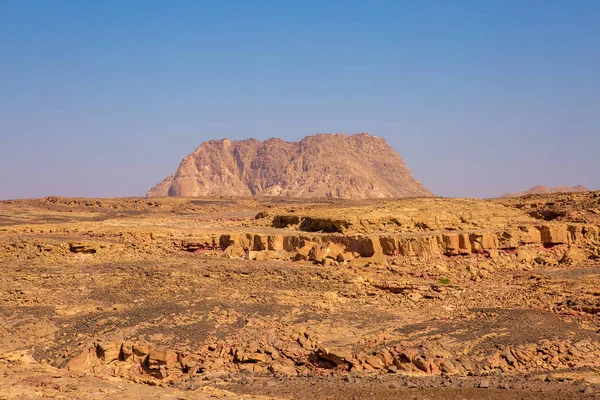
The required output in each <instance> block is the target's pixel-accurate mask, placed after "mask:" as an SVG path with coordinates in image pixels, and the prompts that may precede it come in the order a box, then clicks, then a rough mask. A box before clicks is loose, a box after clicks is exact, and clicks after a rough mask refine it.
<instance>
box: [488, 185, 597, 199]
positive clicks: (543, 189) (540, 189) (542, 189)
mask: <svg viewBox="0 0 600 400" xmlns="http://www.w3.org/2000/svg"><path fill="white" fill-rule="evenodd" d="M589 191H590V189H588V188H586V187H585V186H581V185H577V186H573V187H569V186H556V187H553V188H549V187H548V186H544V185H537V186H534V187H532V188H531V189H529V190H526V191H524V192H518V193H507V194H504V195H502V196H500V197H501V198H504V199H506V198H510V197H520V196H527V195H530V194H551V193H578V192H589Z"/></svg>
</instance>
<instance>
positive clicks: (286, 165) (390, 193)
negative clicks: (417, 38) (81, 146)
mask: <svg viewBox="0 0 600 400" xmlns="http://www.w3.org/2000/svg"><path fill="white" fill-rule="evenodd" d="M147 196H148V197H158V196H191V197H196V196H284V197H303V198H310V197H329V198H347V199H367V198H394V197H420V196H432V193H431V192H430V191H428V190H427V189H426V188H425V187H424V186H423V185H422V184H421V183H420V182H418V181H417V180H415V179H414V178H413V177H412V176H411V173H410V170H409V169H408V168H407V167H406V165H405V164H404V161H403V160H402V158H401V157H400V155H399V154H398V153H397V152H396V151H394V150H393V149H392V148H391V147H390V146H389V145H388V144H387V143H386V141H385V140H384V139H383V138H379V137H375V136H372V135H369V134H367V133H361V134H355V135H349V136H348V135H345V134H320V135H315V136H307V137H305V138H304V139H302V140H301V141H300V142H286V141H283V140H281V139H269V140H266V141H264V142H260V141H258V140H255V139H248V140H243V141H230V140H228V139H223V140H212V141H208V142H204V143H202V144H201V145H200V146H199V147H198V148H197V149H196V151H194V152H193V153H192V154H190V155H188V156H187V157H185V158H184V159H183V161H182V162H181V164H180V165H179V168H178V169H177V172H176V173H175V174H173V175H171V176H169V177H167V178H165V179H164V180H163V181H162V182H160V183H159V184H157V185H156V186H155V187H153V188H152V189H150V191H149V192H148V194H147Z"/></svg>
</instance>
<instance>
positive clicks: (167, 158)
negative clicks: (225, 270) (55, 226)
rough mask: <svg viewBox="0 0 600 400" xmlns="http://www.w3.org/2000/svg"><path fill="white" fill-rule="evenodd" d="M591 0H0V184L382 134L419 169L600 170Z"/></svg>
mask: <svg viewBox="0 0 600 400" xmlns="http://www.w3.org/2000/svg"><path fill="white" fill-rule="evenodd" d="M598 21H600V2H599V1H585V0H579V1H565V0H562V1H553V0H549V1H537V0H520V1H511V0H505V1H494V0H488V1H475V0H473V1H461V0H455V1H442V0H438V1H416V0H415V1H410V2H409V1H400V0H391V1H376V0H375V1H325V0H323V1H293V0H290V1H260V0H256V1H234V0H230V1H201V0H195V1H183V0H181V1H166V0H165V1H158V0H145V1H135V0H129V1H126V2H123V1H114V0H112V1H111V0H105V1H77V0H65V1H50V0H44V1H42V0H39V1H33V0H19V1H13V0H3V1H0V199H6V198H16V197H41V196H47V195H64V196H89V197H92V196H97V197H109V196H143V195H144V194H145V192H146V191H147V190H148V189H149V188H150V187H151V186H153V185H154V184H155V183H157V182H158V181H159V180H160V179H162V178H163V177H164V176H167V175H169V174H171V173H172V172H174V171H175V170H176V168H177V166H178V164H179V162H180V160H181V159H182V158H183V157H184V156H185V155H187V154H188V153H190V152H192V151H193V150H194V149H195V148H196V147H197V146H198V145H199V144H200V143H201V142H203V141H205V140H209V139H218V138H224V137H227V138H229V139H232V140H235V139H244V138H248V137H254V138H257V139H267V138H269V137H281V138H283V139H285V140H299V139H301V138H302V137H303V136H305V135H309V134H315V133H321V132H345V133H355V132H370V133H372V134H374V135H376V136H382V137H384V138H385V139H386V140H387V141H388V142H389V143H390V145H391V146H392V147H393V148H394V149H395V150H397V151H398V152H399V153H400V154H401V155H402V157H403V158H404V160H405V162H406V163H407V165H408V166H409V168H411V170H412V172H413V175H414V176H415V177H416V178H417V179H419V180H421V181H422V182H423V183H424V184H425V186H426V187H427V188H429V189H430V190H432V191H433V192H434V193H436V194H438V195H442V196H455V197H490V196H497V195H500V194H502V193H505V192H511V191H519V190H523V189H526V188H528V187H530V186H533V185H535V184H545V185H548V186H555V185H576V184H583V185H586V186H588V187H590V188H592V189H600V172H599V171H600V157H599V155H598V153H599V149H600V24H599V23H598Z"/></svg>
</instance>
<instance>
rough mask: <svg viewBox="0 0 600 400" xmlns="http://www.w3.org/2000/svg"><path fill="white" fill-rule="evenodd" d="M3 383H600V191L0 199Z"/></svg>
mask: <svg viewBox="0 0 600 400" xmlns="http://www.w3.org/2000/svg"><path fill="white" fill-rule="evenodd" d="M0 268H1V269H2V274H0V399H20V398H37V397H46V398H63V399H65V398H89V399H114V398H120V399H142V398H144V399H148V398H151V399H152V398H156V399H159V398H160V399H169V398H172V399H214V398H222V399H227V398H231V399H307V398H312V399H352V398H355V399H397V398H409V399H437V398H444V399H481V398H490V399H566V398H575V399H580V398H581V399H594V398H598V397H599V396H600V193H599V192H585V193H557V194H550V195H537V196H527V197H518V198H509V199H494V200H473V199H440V198H421V199H394V200H385V199H382V200H370V201H364V200H344V199H297V198H268V197H222V198H214V197H213V198H182V197H166V198H146V199H141V198H130V199H72V198H58V197H51V198H44V199H34V200H15V201H4V202H0Z"/></svg>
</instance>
